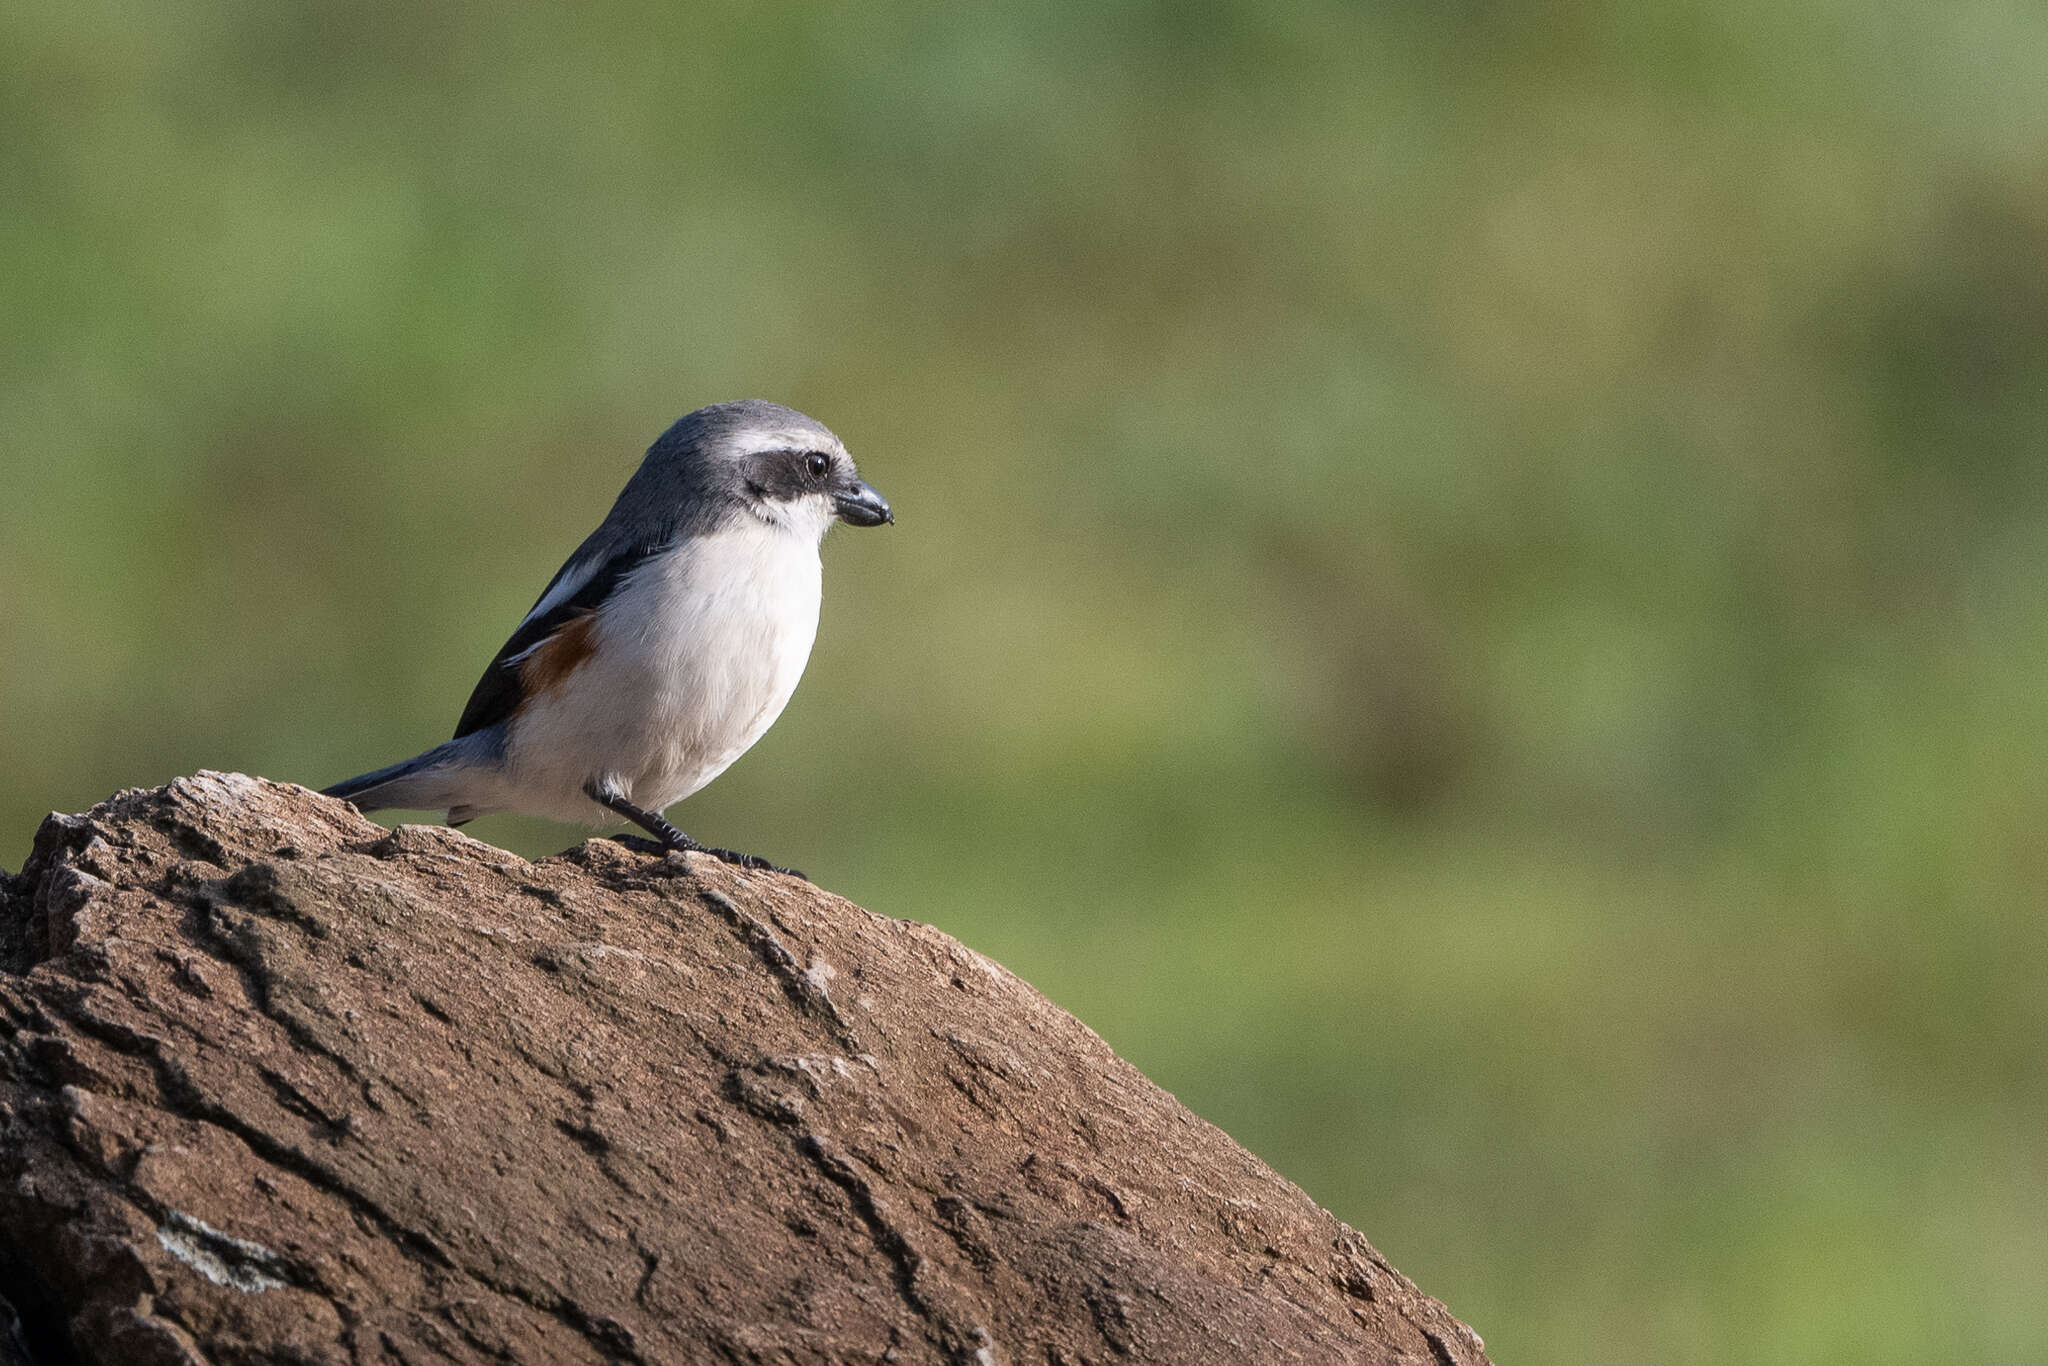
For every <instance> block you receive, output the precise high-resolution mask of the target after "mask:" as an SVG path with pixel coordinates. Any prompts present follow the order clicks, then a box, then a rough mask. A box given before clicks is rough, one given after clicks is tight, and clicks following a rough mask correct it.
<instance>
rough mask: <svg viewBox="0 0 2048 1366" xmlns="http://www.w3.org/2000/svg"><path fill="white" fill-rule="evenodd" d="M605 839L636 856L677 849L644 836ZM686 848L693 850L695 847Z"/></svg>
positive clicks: (664, 852)
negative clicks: (629, 850)
mask: <svg viewBox="0 0 2048 1366" xmlns="http://www.w3.org/2000/svg"><path fill="white" fill-rule="evenodd" d="M606 838H608V839H610V840H611V842H612V843H613V844H617V845H621V846H623V847H624V848H627V849H631V850H632V851H633V852H634V853H636V854H666V853H667V852H668V851H669V850H671V849H675V848H677V847H678V846H676V845H673V844H669V843H666V842H664V841H662V840H651V839H649V838H647V836H645V835H610V836H607V837H606ZM687 847H690V848H694V847H695V846H694V845H693V846H687Z"/></svg>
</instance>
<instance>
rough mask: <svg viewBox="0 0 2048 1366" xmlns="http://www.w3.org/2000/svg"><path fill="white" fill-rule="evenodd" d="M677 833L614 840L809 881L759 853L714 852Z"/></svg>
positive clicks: (639, 848) (639, 850)
mask: <svg viewBox="0 0 2048 1366" xmlns="http://www.w3.org/2000/svg"><path fill="white" fill-rule="evenodd" d="M676 834H677V836H678V838H677V839H673V840H651V839H649V838H647V837H646V836H645V835H613V836H611V841H612V843H614V844H619V845H624V846H625V847H626V848H628V849H631V850H632V851H633V852H634V853H636V854H669V853H676V854H709V855H711V857H713V858H715V859H717V860H719V861H720V862H721V863H730V864H731V865H732V866H733V867H735V868H745V869H747V870H748V871H749V872H755V873H781V874H782V875H783V876H784V877H793V878H796V879H797V880H798V881H801V882H809V881H810V879H809V878H807V877H805V876H804V875H803V872H802V870H801V869H797V868H785V867H783V866H782V865H781V864H779V863H770V862H769V861H768V860H767V859H764V858H762V857H761V856H760V855H759V854H742V853H741V852H739V850H737V849H713V848H712V847H711V846H710V845H708V844H699V843H697V841H695V840H693V839H691V838H690V837H689V836H688V835H685V834H683V832H682V831H680V830H678V831H676Z"/></svg>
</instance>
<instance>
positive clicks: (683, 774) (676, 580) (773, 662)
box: [506, 524, 822, 824]
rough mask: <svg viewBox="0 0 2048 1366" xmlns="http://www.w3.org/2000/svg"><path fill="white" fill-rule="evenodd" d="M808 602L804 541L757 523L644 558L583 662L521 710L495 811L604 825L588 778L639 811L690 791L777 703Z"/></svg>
mask: <svg viewBox="0 0 2048 1366" xmlns="http://www.w3.org/2000/svg"><path fill="white" fill-rule="evenodd" d="M821 596H822V586H821V571H820V567H819V562H818V547H817V544H816V542H815V541H810V540H807V539H806V538H803V537H800V536H795V535H792V534H790V533H789V532H788V531H786V530H783V529H781V528H777V527H771V526H767V525H765V524H762V525H758V526H756V525H748V526H746V527H743V528H736V529H734V530H730V531H722V532H717V533H715V534H713V535H710V536H701V537H696V538H693V539H691V540H689V541H686V542H684V544H683V545H682V546H681V547H679V548H678V549H677V550H675V551H673V552H671V553H669V554H666V555H664V556H662V557H660V558H659V559H656V560H651V561H649V562H648V563H647V564H645V565H643V566H642V567H641V568H640V569H639V570H637V571H635V572H634V573H633V575H632V576H631V577H629V578H628V579H627V580H626V582H625V584H624V585H623V587H622V588H621V589H620V591H619V592H618V593H617V595H616V596H614V597H613V599H612V600H611V601H610V602H609V603H607V604H606V605H605V607H604V609H603V612H602V614H601V616H600V619H599V623H598V626H597V629H596V634H595V641H594V645H595V648H594V649H593V650H592V652H591V656H590V658H589V659H588V660H587V661H585V662H584V663H583V664H581V665H579V666H578V667H577V668H576V669H575V670H574V671H573V672H571V673H570V674H569V675H568V676H567V677H566V678H564V679H563V680H562V681H561V682H560V683H559V684H558V685H557V686H556V687H555V688H554V689H552V690H551V691H549V692H548V693H546V694H544V695H543V696H540V697H537V698H534V699H532V700H530V701H529V702H528V703H527V704H526V706H525V707H524V708H522V709H521V711H520V714H519V719H518V721H517V723H516V724H515V725H514V727H513V728H512V733H511V735H510V736H509V737H508V744H507V749H506V760H507V768H508V773H507V777H508V778H509V779H510V780H511V781H510V784H509V785H510V786H511V787H512V788H513V789H514V790H515V791H516V793H517V797H516V798H515V799H514V800H512V801H510V802H508V803H507V804H508V805H511V806H514V807H516V808H517V809H519V810H523V811H527V812H530V813H531V814H534V815H539V816H550V817H553V818H554V819H557V820H574V821H584V822H589V823H594V824H609V823H612V822H614V821H616V820H617V817H616V816H614V815H612V814H611V813H610V812H608V811H606V810H605V809H604V808H602V807H600V806H598V805H597V804H596V803H594V802H592V801H590V800H589V799H588V798H587V797H585V796H584V795H583V787H584V784H585V783H586V782H588V781H590V780H591V779H593V778H595V779H598V780H600V781H607V780H608V781H610V782H611V783H612V784H614V785H615V786H616V789H617V790H618V791H619V792H620V793H621V795H623V796H624V797H625V798H626V799H627V800H628V801H630V802H632V803H633V804H634V805H636V806H640V807H644V808H646V809H648V810H650V811H659V810H661V809H662V808H663V807H665V806H667V805H668V804H669V803H671V802H676V801H680V800H682V799H683V798H684V797H687V796H689V795H690V794H691V793H692V792H695V791H697V789H699V788H701V787H703V786H704V785H705V784H706V783H708V782H710V781H711V780H712V779H713V778H716V777H717V776H718V775H719V774H721V773H723V772H724V771H725V770H726V768H727V767H729V766H730V765H731V764H732V762H733V761H734V760H735V759H737V758H739V757H740V755H742V754H744V753H746V752H747V750H748V749H750V748H751V747H752V746H753V744H754V742H755V741H756V740H759V739H760V738H761V736H762V735H763V734H764V733H765V732H766V731H767V729H768V727H769V726H771V725H773V724H774V723H775V718H776V717H778V716H780V715H781V714H782V709H783V707H785V706H786V705H788V703H789V698H790V694H792V693H793V692H795V691H796V685H797V680H798V679H799V678H801V677H803V672H804V665H805V663H806V662H807V661H808V660H809V659H810V655H811V644H812V642H813V641H814V640H815V639H816V637H817V634H818V605H819V601H820V598H821Z"/></svg>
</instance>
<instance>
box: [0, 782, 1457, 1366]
mask: <svg viewBox="0 0 2048 1366" xmlns="http://www.w3.org/2000/svg"><path fill="white" fill-rule="evenodd" d="M963 984H964V985H967V986H971V989H970V990H963V989H962V988H963ZM1484 1360H1485V1357H1484V1355H1483V1353H1482V1349H1481V1347H1480V1345H1479V1342H1478V1339H1477V1338H1476V1337H1474V1336H1473V1335H1472V1333H1471V1332H1470V1331H1469V1330H1468V1329H1466V1328H1465V1327H1464V1326H1463V1325H1461V1324H1460V1323H1458V1321H1457V1320H1456V1319H1454V1318H1452V1317H1451V1316H1450V1314H1449V1313H1448V1312H1446V1311H1445V1309H1444V1308H1443V1306H1442V1305H1440V1304H1438V1303H1437V1302H1436V1301H1435V1300H1432V1299H1430V1298H1429V1297H1428V1296H1426V1295H1424V1294H1422V1293H1421V1292H1420V1291H1418V1290H1417V1289H1416V1288H1415V1286H1414V1285H1413V1284H1411V1283H1410V1282H1409V1281H1408V1280H1407V1279H1406V1278H1404V1277H1403V1276H1401V1274H1400V1273H1399V1272H1397V1271H1395V1270H1394V1269H1393V1268H1392V1267H1390V1266H1388V1265H1387V1264H1386V1262H1385V1260H1384V1259H1383V1258H1381V1257H1380V1255H1379V1254H1378V1253H1377V1252H1376V1251H1374V1250H1373V1249H1372V1248H1371V1246H1370V1245H1369V1244H1367V1243H1366V1241H1365V1240H1364V1239H1363V1238H1362V1237H1360V1236H1359V1235H1358V1234H1357V1233H1355V1232H1353V1231H1352V1230H1351V1229H1349V1228H1347V1227H1345V1226H1344V1225H1343V1224H1342V1223H1340V1222H1339V1221H1338V1220H1336V1219H1335V1218H1333V1217H1332V1216H1331V1215H1329V1214H1328V1213H1326V1212H1324V1211H1323V1210H1321V1209H1319V1208H1317V1207H1316V1205H1315V1204H1314V1202H1313V1201H1311V1200H1309V1199H1308V1197H1307V1196H1305V1195H1303V1194H1302V1193H1301V1192H1300V1191H1298V1190H1296V1189H1295V1188H1294V1187H1292V1186H1291V1185H1289V1184H1288V1183H1287V1182H1286V1181H1284V1180H1282V1179H1281V1178H1280V1177H1279V1176H1278V1175H1276V1174H1275V1173H1274V1172H1273V1171H1272V1170H1271V1169H1269V1168H1268V1167H1266V1166H1265V1165H1264V1164H1263V1163H1261V1162H1260V1161H1259V1160H1258V1159H1257V1158H1255V1157H1253V1156H1252V1155H1251V1154H1249V1153H1247V1152H1245V1151H1244V1150H1243V1149H1242V1148H1240V1147H1238V1146H1237V1145H1236V1144H1235V1143H1233V1142H1231V1140H1230V1139H1229V1138H1228V1137H1227V1136H1225V1135H1224V1134H1222V1133H1221V1132H1219V1131H1218V1130H1216V1129H1214V1128H1213V1127H1211V1126H1209V1125H1207V1124H1204V1123H1202V1122H1201V1121H1199V1120H1197V1119H1195V1118H1194V1117H1192V1116H1191V1115H1189V1114H1188V1113H1187V1111H1185V1110H1184V1109H1183V1108H1182V1107H1181V1106H1180V1105H1179V1104H1178V1103H1176V1102H1175V1101H1174V1099H1173V1098H1172V1097H1171V1096H1169V1095H1167V1094H1166V1093H1165V1092H1164V1091H1161V1090H1160V1089H1159V1088H1158V1087H1156V1086H1154V1085H1152V1084H1151V1083H1150V1082H1148V1081H1147V1080H1146V1079H1145V1078H1144V1077H1143V1076H1141V1075H1139V1073H1138V1072H1137V1071H1136V1070H1135V1069H1133V1068H1132V1067H1130V1066H1129V1065H1128V1064H1126V1063H1124V1062H1123V1061H1122V1060H1120V1059H1119V1058H1117V1057H1116V1056H1115V1055H1114V1054H1113V1053H1111V1052H1110V1051H1109V1049H1108V1048H1107V1047H1105V1046H1104V1045H1103V1043H1102V1041H1101V1040H1100V1039H1098V1038H1097V1037H1096V1036H1095V1035H1094V1034H1092V1033H1090V1032H1089V1031H1088V1029H1087V1028H1085V1027H1084V1026H1083V1025H1081V1024H1080V1023H1079V1022H1077V1021H1076V1020H1074V1019H1073V1018H1072V1017H1070V1016H1068V1015H1066V1014H1065V1013H1064V1012H1062V1011H1060V1010H1059V1009H1058V1008H1056V1007H1055V1006H1053V1005H1052V1004H1051V1003H1049V1002H1048V1001H1046V1000H1045V998H1043V997H1042V996H1040V995H1038V993H1036V992H1035V991H1033V990H1032V989H1031V988H1030V987H1029V986H1026V985H1025V984H1024V983H1022V982H1020V981H1018V980H1017V979H1016V978H1015V977H1014V976H1012V975H1011V974H1009V973H1008V972H1005V971H1004V970H1002V969H1001V968H1000V967H997V966H996V965H993V964H990V963H988V962H987V960H985V959H982V958H981V957H980V956H979V955H976V954H973V953H972V952H971V951H969V950H967V949H965V948H963V947H962V946H961V945H959V944H958V943H956V942H955V941H953V940H951V939H949V938H948V937H946V936H945V935H943V934H940V933H939V932H938V931H936V930H932V929H929V928H927V927H925V926H922V925H916V924H911V923H908V922H905V921H899V920H889V919H885V918H883V917H881V916H876V915H871V914H869V913H868V912H866V911H864V910H862V909H860V908H859V907H857V906H854V905H852V904H851V903H849V902H846V901H844V900H841V899H840V898H838V897H835V896H832V895H831V894H830V893H827V892H824V891H821V890H820V889H818V888H816V887H813V886H811V885H809V884H807V883H803V882H798V881H795V880H793V879H789V878H784V877H780V876H777V875H775V874H772V873H755V872H746V871H742V870H739V869H735V868H731V867H728V866H727V865H725V864H722V863H719V862H717V861H716V860H712V859H706V858H701V857H697V856H681V855H670V856H665V857H650V856H647V855H643V854H638V853H633V852H630V851H628V850H626V849H623V848H621V847H620V846H618V845H616V844H613V843H610V842H608V841H604V840H594V841H591V842H589V843H586V844H584V845H582V846H580V847H578V848H576V849H572V850H570V851H568V852H566V853H564V854H562V855H559V856H557V857H555V858H550V859H543V860H541V861H539V862H537V863H528V862H526V861H524V860H522V859H518V858H515V857H513V856H511V855H509V854H506V853H504V852H503V851H501V850H497V849H493V848H491V847H490V846H488V845H485V844H481V843H479V842H477V841H475V840H472V839H469V838H467V837H465V836H463V835H461V834H458V833H456V832H454V831H449V830H442V829H437V828H426V827H405V828H402V829H400V830H398V831H396V832H392V831H386V830H384V829H381V828H379V827H378V826H376V825H373V824H371V823H370V822H369V821H366V820H364V819H363V818H362V817H361V816H360V815H358V814H357V813H356V812H354V811H353V810H351V809H350V808H349V807H347V806H345V805H343V804H342V803H339V802H335V801H330V800H328V799H326V798H323V797H320V796H318V795H316V794H314V793H312V792H308V791H306V790H305V789H303V788H298V787H290V786H282V785H278V784H273V783H268V782H264V781H261V780H259V779H253V778H246V777H242V776H240V775H237V774H215V773H201V774H199V775H197V776H195V777H192V778H183V779H179V780H178V781H176V782H173V783H171V784H170V785H168V786H166V787H162V788H158V789H155V790H153V791H130V792H123V793H121V794H119V795H117V796H115V797H113V798H112V799H110V800H108V801H106V802H104V803H102V804H101V805H99V806H97V807H95V808H93V809H92V810H91V811H90V812H87V813H85V814H84V815H80V816H52V817H51V818H50V819H49V820H48V821H46V822H45V823H44V825H43V828H42V830H41V831H40V832H39V833H38V835H37V837H36V844H35V848H34V852H33V853H32V854H31V856H30V858H29V862H28V866H27V867H26V868H25V869H24V870H23V872H22V874H21V875H20V876H19V877H13V878H9V877H6V876H5V875H4V874H0V1363H7V1364H8V1366H12V1363H16V1362H43V1363H55V1362H66V1363H71V1362H80V1363H105V1364H106V1366H115V1364H116V1363H119V1364H120V1366H127V1364H128V1363H139V1364H140V1366H151V1364H152V1363H171V1362H185V1363H189V1362H220V1363H251V1364H252V1366H253V1364H254V1363H271V1362H302V1363H326V1362H334V1363H392V1364H393V1366H397V1364H398V1363H411V1364H412V1366H422V1364H423V1363H430V1362H485V1361H492V1362H507V1361H510V1362H532V1363H575V1362H592V1363H595V1362H638V1363H667V1362H678V1363H680V1362H703V1361H709V1362H729V1363H809V1362H819V1363H854V1362H860V1363H871V1362H877V1361H893V1362H899V1363H906V1364H909V1363H922V1362H934V1363H936V1362H958V1363H989V1364H990V1366H997V1364H1001V1366H1015V1364H1017V1363H1031V1364H1032V1366H1037V1363H1051V1362H1064V1363H1073V1364H1075V1366H1079V1364H1080V1363H1107V1362H1112V1361H1142V1362H1219V1363H1220V1362H1233V1363H1236V1362H1241V1363H1268V1362H1273V1363H1280V1362H1301V1363H1317V1364H1318V1366H1321V1364H1322V1363H1337V1362H1360V1363H1368V1362H1369V1363H1394V1362H1413V1363H1421V1364H1423V1366H1441V1364H1442V1363H1451V1364H1452V1366H1464V1364H1467V1363H1479V1362H1483V1361H1484Z"/></svg>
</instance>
